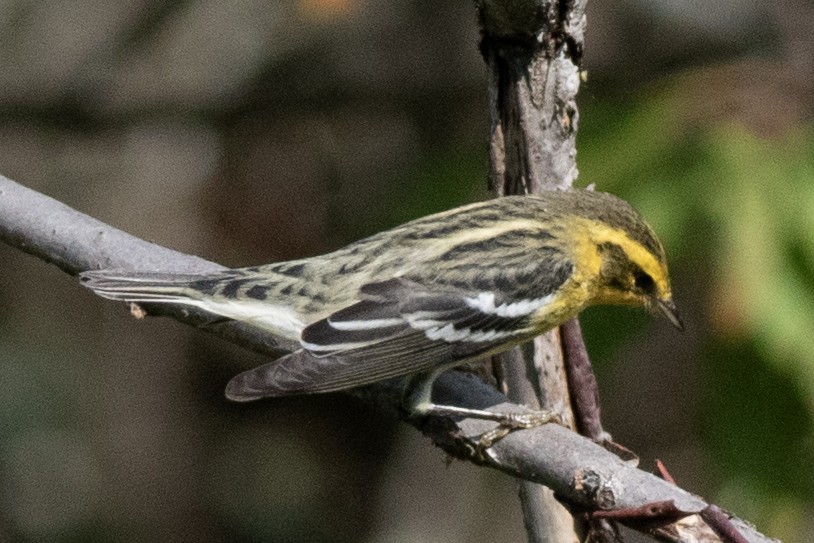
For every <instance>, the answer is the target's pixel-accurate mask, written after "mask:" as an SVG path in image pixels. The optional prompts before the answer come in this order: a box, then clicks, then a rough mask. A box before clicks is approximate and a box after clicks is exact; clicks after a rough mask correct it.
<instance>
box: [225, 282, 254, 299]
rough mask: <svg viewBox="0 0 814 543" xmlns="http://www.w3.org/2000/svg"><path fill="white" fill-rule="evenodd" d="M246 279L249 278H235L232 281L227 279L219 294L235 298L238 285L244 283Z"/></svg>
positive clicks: (240, 285) (238, 288)
mask: <svg viewBox="0 0 814 543" xmlns="http://www.w3.org/2000/svg"><path fill="white" fill-rule="evenodd" d="M248 281H249V279H235V280H233V281H229V282H228V283H226V285H224V287H223V288H222V289H221V291H220V294H221V296H223V297H225V298H237V292H238V291H239V290H240V287H242V286H243V285H245V284H246V283H247V282H248Z"/></svg>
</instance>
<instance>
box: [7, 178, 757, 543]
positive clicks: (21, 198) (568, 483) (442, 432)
mask: <svg viewBox="0 0 814 543" xmlns="http://www.w3.org/2000/svg"><path fill="white" fill-rule="evenodd" d="M0 239H2V240H3V241H5V242H6V243H8V244H9V245H11V246H13V247H16V248H18V249H20V250H23V251H25V252H27V253H30V254H32V255H34V256H36V257H38V258H40V259H42V260H45V261H46V262H50V263H53V264H55V265H57V266H58V267H59V268H60V269H62V270H64V271H65V272H67V273H70V274H76V273H78V272H80V271H84V270H90V269H96V268H102V267H104V268H121V269H131V270H153V271H165V272H178V273H197V272H210V271H215V270H220V269H223V267H222V266H219V265H218V264H214V263H212V262H208V261H206V260H203V259H200V258H197V257H194V256H190V255H185V254H182V253H178V252H176V251H172V250H169V249H166V248H164V247H160V246H158V245H155V244H152V243H148V242H146V241H143V240H140V239H138V238H136V237H133V236H130V235H128V234H126V233H124V232H122V231H120V230H116V229H115V228H113V227H111V226H108V225H106V224H104V223H102V222H100V221H97V220H95V219H92V218H90V217H88V216H87V215H83V214H82V213H79V212H78V211H76V210H74V209H71V208H70V207H68V206H66V205H64V204H62V203H60V202H58V201H56V200H53V199H51V198H49V197H47V196H44V195H42V194H39V193H37V192H35V191H33V190H30V189H27V188H25V187H23V186H21V185H19V184H17V183H15V182H13V181H11V180H9V179H7V178H5V177H2V176H0ZM147 309H148V311H149V312H150V313H151V314H163V315H167V316H170V317H172V318H174V319H176V320H179V321H181V322H184V323H187V324H191V325H193V326H199V325H201V324H202V323H204V322H206V317H205V315H203V314H202V313H199V312H195V311H191V310H188V309H180V308H173V307H171V306H165V307H155V306H153V307H150V306H148V307H147ZM204 330H206V331H207V332H209V333H212V334H215V335H217V336H220V337H222V338H224V339H227V340H229V341H232V342H234V343H237V344H239V345H241V346H243V347H246V348H249V349H252V350H254V351H257V352H261V353H264V354H268V355H272V356H276V355H279V354H280V352H281V348H283V347H284V345H281V344H280V343H278V341H277V340H276V339H275V338H273V337H270V336H269V335H268V334H265V333H263V332H262V331H260V330H258V329H256V328H253V327H251V326H248V325H246V324H241V323H235V322H231V323H226V324H218V325H214V326H207V327H205V328H204ZM356 394H357V395H359V396H360V397H362V398H363V399H365V400H366V401H368V402H369V403H371V404H372V405H373V407H374V408H375V409H378V410H381V411H387V412H397V411H398V405H399V403H400V386H399V383H398V382H394V381H388V382H384V383H380V384H376V385H371V386H369V387H365V388H364V389H362V390H359V391H356ZM434 394H435V399H436V400H438V401H441V402H444V403H451V404H454V405H461V406H465V407H471V408H475V409H481V408H487V407H488V408H491V409H495V410H500V411H527V409H526V408H524V407H521V406H518V405H515V404H511V403H508V401H507V399H506V397H505V396H503V395H501V394H499V393H498V392H497V391H495V390H494V389H493V388H491V387H489V386H488V385H486V384H484V383H482V382H481V381H480V380H478V379H477V378H475V377H474V376H472V375H470V374H466V373H462V372H448V373H447V374H445V375H443V376H442V377H441V378H440V379H439V380H438V381H437V384H436V387H435V389H434ZM410 422H411V423H412V424H413V425H415V426H417V427H419V428H420V429H421V430H422V431H423V432H424V433H425V434H426V435H428V436H429V437H430V438H432V440H433V442H435V443H436V444H437V445H439V446H440V447H442V448H444V450H446V451H447V452H449V453H450V454H452V455H453V456H455V457H457V458H460V459H464V460H468V461H471V462H474V463H477V464H480V465H484V466H488V467H491V468H494V469H498V470H500V471H503V472H506V473H508V474H510V475H513V476H515V477H518V478H521V479H525V480H528V481H533V482H536V483H541V484H544V485H546V486H548V487H549V488H551V489H553V490H554V492H556V494H557V495H558V497H559V498H560V499H562V500H563V501H564V502H565V503H567V504H569V506H570V507H571V508H572V509H573V510H574V511H597V510H614V509H631V510H632V509H635V508H640V507H643V506H646V505H648V504H652V503H655V502H672V503H673V504H674V506H675V508H676V510H677V511H679V512H681V514H682V515H683V514H685V513H686V514H692V516H686V517H682V518H679V520H675V518H670V519H663V521H662V522H651V523H648V524H646V525H645V524H642V523H639V524H637V525H635V526H633V527H634V528H636V529H638V530H641V531H643V532H646V533H651V534H654V535H656V536H658V537H659V538H661V539H663V540H666V541H720V539H718V537H717V536H716V535H715V533H714V532H713V531H712V530H711V529H710V528H709V527H708V526H707V525H706V524H705V523H704V522H702V521H701V520H700V517H699V516H698V515H697V513H700V512H701V511H703V510H704V508H705V507H707V504H706V503H705V502H704V501H703V500H701V499H700V498H698V497H696V496H693V495H692V494H690V493H688V492H687V491H685V490H682V489H681V488H679V487H678V486H675V485H673V484H670V483H668V482H667V481H664V480H662V479H659V478H658V477H656V476H654V475H651V474H649V473H646V472H644V471H641V470H639V469H637V468H635V467H634V466H633V465H631V464H629V463H626V462H624V461H622V460H621V459H619V458H618V457H617V456H615V455H613V454H611V453H609V452H608V451H606V450H604V449H603V448H602V447H600V446H598V445H596V444H595V443H593V442H591V441H590V440H588V439H586V438H583V437H581V436H579V435H577V434H575V433H573V432H571V431H569V430H567V429H565V428H562V427H560V426H557V425H553V424H548V425H545V426H542V427H538V428H534V429H532V430H527V431H522V432H514V433H512V434H510V435H508V436H507V437H505V438H504V439H502V440H501V441H499V442H498V443H497V444H496V445H494V446H493V447H491V448H489V449H488V450H486V451H485V452H484V451H481V450H480V449H478V448H477V447H476V446H475V444H476V442H477V436H479V435H480V434H481V433H483V432H484V431H485V430H489V429H491V428H492V427H493V426H490V425H491V423H489V422H485V421H480V420H473V419H466V420H462V421H459V422H457V423H453V422H452V421H451V420H449V419H445V418H443V417H429V418H428V419H426V420H422V421H410ZM734 522H735V524H736V526H737V527H738V529H739V530H740V532H741V533H742V534H743V535H744V537H745V538H746V540H747V541H749V542H750V543H759V542H763V543H766V542H768V541H770V540H769V539H768V538H766V537H765V536H763V535H762V534H760V533H758V532H757V531H756V530H755V529H754V528H752V527H750V526H748V525H746V524H745V523H743V522H742V521H739V520H735V521H734Z"/></svg>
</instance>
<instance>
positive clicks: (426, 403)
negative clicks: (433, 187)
mask: <svg viewBox="0 0 814 543" xmlns="http://www.w3.org/2000/svg"><path fill="white" fill-rule="evenodd" d="M444 369H446V368H441V369H439V370H433V371H428V372H422V373H417V374H414V375H412V376H411V377H410V378H409V379H408V381H407V385H406V386H405V388H404V395H403V396H402V405H403V407H404V408H405V409H406V410H407V412H408V413H410V414H412V415H413V416H416V417H423V416H428V415H440V416H448V417H449V416H453V417H463V418H473V419H480V420H492V421H495V422H498V423H500V426H498V427H497V428H495V429H494V430H489V431H488V432H484V433H483V434H481V436H480V437H479V439H478V441H479V444H480V446H481V447H482V448H484V449H486V448H489V447H491V446H492V445H494V444H495V443H497V442H498V441H500V439H502V438H503V437H505V436H506V435H507V434H509V433H511V432H513V431H515V430H522V429H527V428H534V427H536V426H541V425H543V424H547V423H549V422H555V423H557V424H561V422H562V421H561V419H560V416H559V415H557V414H556V413H552V412H550V411H526V412H510V413H500V412H494V411H486V410H484V409H470V408H467V407H457V406H454V405H438V404H435V403H433V402H432V384H433V381H435V378H436V377H437V376H438V374H439V373H441V372H442V371H444Z"/></svg>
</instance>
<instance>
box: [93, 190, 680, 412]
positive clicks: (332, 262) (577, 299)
mask: <svg viewBox="0 0 814 543" xmlns="http://www.w3.org/2000/svg"><path fill="white" fill-rule="evenodd" d="M82 281H83V283H84V285H85V286H87V287H89V288H91V289H92V290H93V291H95V292H96V293H97V294H99V295H100V296H103V297H105V298H110V299H113V300H122V301H128V302H137V303H139V302H140V303H169V304H186V305H191V306H196V307H199V308H202V309H204V310H206V311H208V312H211V313H213V314H216V315H219V316H221V317H225V318H228V319H235V320H238V321H244V322H246V323H249V324H251V325H254V326H256V327H259V328H262V329H265V330H267V331H269V332H272V333H273V334H275V335H278V336H281V337H284V338H287V339H293V340H296V341H298V342H299V345H300V346H301V348H300V349H299V350H297V351H295V352H293V353H291V354H289V355H286V356H284V357H282V358H280V359H278V360H276V361H274V362H271V363H269V364H265V365H263V366H260V367H258V368H255V369H252V370H249V371H246V372H244V373H241V374H240V375H238V376H236V377H235V378H233V379H232V380H231V381H230V382H229V384H228V386H227V388H226V395H227V397H228V398H230V399H232V400H236V401H248V400H255V399H259V398H263V397H269V396H284V395H289V394H303V393H317V392H330V391H336V390H342V389H347V388H351V387H356V386H360V385H364V384H368V383H371V382H374V381H379V380H383V379H387V378H390V377H395V376H400V375H407V374H411V375H413V378H412V380H411V381H410V383H409V385H408V387H407V390H409V391H410V392H409V394H407V395H406V396H405V404H406V406H407V407H408V408H409V409H411V410H412V411H413V412H414V413H416V414H427V413H431V412H440V413H460V414H463V415H469V416H475V417H481V418H492V419H496V420H503V419H502V418H500V417H501V416H495V415H494V414H492V413H490V412H481V411H476V410H468V409H463V408H456V407H453V406H437V405H434V404H433V403H432V402H431V397H430V392H431V386H432V381H433V379H434V378H435V377H436V376H437V375H438V374H440V373H441V372H442V371H444V370H445V369H447V368H450V367H452V366H456V365H459V364H462V363H465V362H469V361H473V360H475V359H477V358H480V357H483V356H485V355H488V354H492V353H496V352H500V351H503V350H506V349H508V348H510V347H512V346H514V345H517V344H519V343H522V342H525V341H527V340H529V339H531V338H533V337H534V336H536V335H539V334H541V333H543V332H545V331H547V330H550V329H552V328H554V327H555V326H557V325H559V324H561V323H563V322H565V321H566V320H568V319H570V318H572V317H573V316H575V315H577V314H578V313H579V312H580V311H582V310H583V309H584V308H585V307H587V306H589V305H593V304H626V305H637V306H643V307H645V308H648V309H650V310H652V311H654V312H660V313H662V314H663V315H665V316H666V317H667V318H668V319H669V320H670V322H672V323H673V324H674V325H675V326H677V327H679V328H681V327H682V325H681V320H680V319H679V317H678V313H677V312H676V309H675V306H674V305H673V299H672V294H671V289H670V280H669V277H668V272H667V263H666V260H665V256H664V249H663V248H662V246H661V244H660V243H659V241H658V239H657V238H656V236H655V234H654V233H653V231H652V230H651V229H650V227H649V226H648V225H647V224H646V223H645V222H644V221H643V220H642V218H641V217H640V216H639V214H638V213H637V212H636V211H634V210H633V208H631V207H630V205H628V204H627V203H626V202H624V201H622V200H620V199H618V198H616V197H614V196H611V195H609V194H605V193H601V192H594V191H589V190H570V191H561V192H560V191H557V192H548V193H545V194H543V195H540V196H509V197H503V198H498V199H494V200H489V201H485V202H481V203H476V204H472V205H467V206H463V207H459V208H456V209H452V210H450V211H446V212H443V213H438V214H436V215H431V216H428V217H424V218H421V219H417V220H414V221H412V222H409V223H407V224H404V225H402V226H398V227H396V228H393V229H391V230H387V231H385V232H381V233H379V234H376V235H373V236H371V237H369V238H366V239H363V240H361V241H358V242H356V243H353V244H351V245H349V246H347V247H345V248H344V249H339V250H338V251H335V252H333V253H330V254H326V255H323V256H317V257H313V258H308V259H303V260H294V261H289V262H280V263H276V264H268V265H265V266H258V267H250V268H241V269H234V270H229V271H224V272H220V273H214V274H207V275H195V276H190V275H167V274H160V273H131V272H121V271H107V270H101V271H92V272H86V273H84V274H82ZM484 413H486V414H484Z"/></svg>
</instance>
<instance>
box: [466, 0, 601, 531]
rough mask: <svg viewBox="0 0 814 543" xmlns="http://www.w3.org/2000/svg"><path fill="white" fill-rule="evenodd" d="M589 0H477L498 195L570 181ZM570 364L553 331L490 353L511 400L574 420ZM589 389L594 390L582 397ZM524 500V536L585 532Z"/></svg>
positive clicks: (547, 502)
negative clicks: (498, 353) (511, 348)
mask: <svg viewBox="0 0 814 543" xmlns="http://www.w3.org/2000/svg"><path fill="white" fill-rule="evenodd" d="M585 4H586V0H569V1H550V0H549V1H545V0H479V1H478V2H477V5H478V7H479V15H480V22H481V31H482V34H483V40H482V43H481V50H482V52H483V56H484V60H485V61H486V64H487V66H488V69H489V74H490V77H489V115H490V119H491V135H490V140H489V159H490V175H489V181H490V184H491V186H492V189H493V190H494V191H495V193H496V194H497V195H498V196H503V195H506V194H529V193H531V194H539V193H540V192H542V191H545V190H555V189H563V188H568V187H570V186H571V184H572V183H573V181H574V179H575V178H576V176H577V166H576V134H577V120H578V119H577V106H576V96H577V92H578V90H579V82H580V79H579V78H580V76H579V72H580V69H581V68H580V61H581V56H582V47H583V45H582V43H583V35H584V31H585V25H586V21H585ZM577 326H578V325H577ZM580 339H581V336H580ZM572 343H574V339H573V338H572ZM584 362H585V364H587V366H585V365H584V366H583V368H582V371H580V372H577V373H579V374H580V375H582V374H588V373H590V372H591V367H590V363H589V362H588V361H587V357H586V358H585V359H584ZM568 364H570V361H567V360H565V359H564V358H563V348H562V336H561V333H560V331H559V330H552V331H550V332H548V333H547V334H544V335H542V336H540V337H538V338H536V339H535V340H534V341H533V342H532V343H530V344H529V346H527V347H526V348H523V349H513V350H511V351H509V352H507V353H502V354H500V355H498V356H496V357H494V358H493V365H494V367H495V368H497V369H498V374H499V376H500V377H502V378H503V383H502V384H503V388H505V390H506V392H507V393H508V396H509V398H510V399H511V400H512V401H513V402H516V403H519V404H523V405H527V406H529V407H532V408H535V409H544V410H547V411H554V412H556V413H557V414H558V415H559V416H560V418H561V419H562V421H563V423H564V424H566V425H568V426H569V427H570V428H571V429H574V428H575V427H576V426H577V425H576V424H575V423H576V422H578V421H575V419H574V413H573V411H572V408H571V405H572V403H573V402H572V399H571V395H570V392H571V391H570V390H569V386H568V384H569V383H568V375H569V373H568V372H567V371H566V366H567V365H568ZM571 373H573V372H571ZM591 375H592V374H591ZM586 396H588V397H590V392H588V393H587V394H583V395H582V396H578V398H583V397H586ZM596 405H598V404H596ZM579 414H583V413H582V412H580V413H579ZM595 418H596V419H597V425H598V410H597V412H596V417H595ZM578 425H579V426H580V427H582V426H584V425H583V424H578ZM520 502H521V507H522V510H523V518H524V521H525V526H526V533H527V535H528V540H529V543H564V542H566V541H572V542H576V541H577V540H582V539H584V535H585V534H584V533H585V532H586V530H587V527H586V526H585V525H584V524H585V523H584V522H579V520H577V521H576V522H575V519H574V518H572V517H571V515H569V513H568V511H566V510H565V509H564V508H563V507H562V506H561V505H560V504H559V503H558V502H557V500H556V499H555V497H554V496H553V495H552V493H551V492H550V491H549V490H547V489H545V488H543V487H541V486H539V485H534V484H530V483H527V482H521V484H520ZM578 534H582V536H580V535H578Z"/></svg>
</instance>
